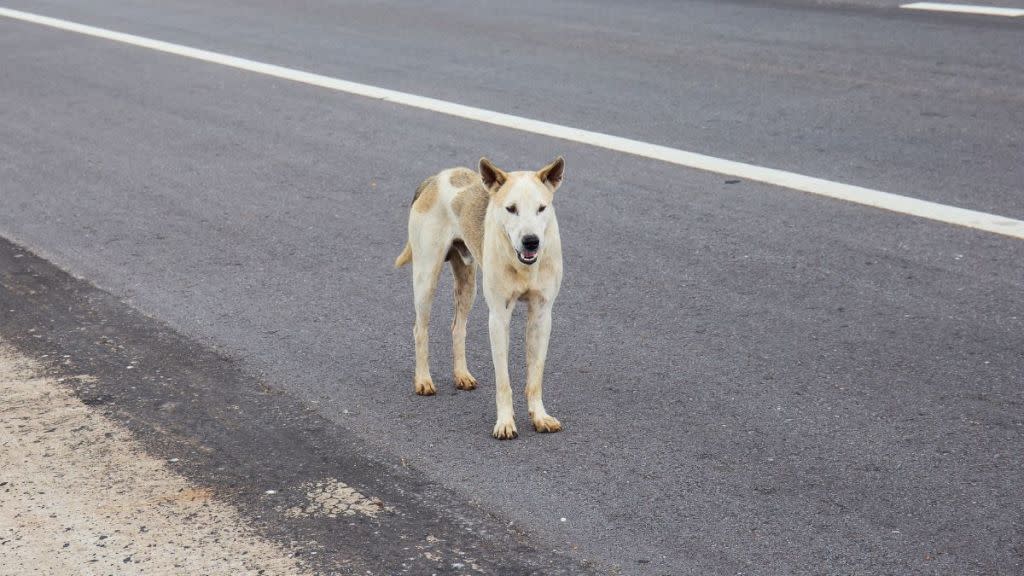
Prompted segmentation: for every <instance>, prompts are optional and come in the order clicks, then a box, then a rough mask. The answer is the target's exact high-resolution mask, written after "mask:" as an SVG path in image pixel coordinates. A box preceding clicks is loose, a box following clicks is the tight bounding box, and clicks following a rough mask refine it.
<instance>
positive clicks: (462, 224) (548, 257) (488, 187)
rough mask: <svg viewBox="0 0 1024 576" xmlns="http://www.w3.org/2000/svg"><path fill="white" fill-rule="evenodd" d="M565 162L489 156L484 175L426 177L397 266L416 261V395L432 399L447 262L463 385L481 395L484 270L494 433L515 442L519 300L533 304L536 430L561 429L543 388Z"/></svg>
mask: <svg viewBox="0 0 1024 576" xmlns="http://www.w3.org/2000/svg"><path fill="white" fill-rule="evenodd" d="M564 168H565V161H564V160H563V159H562V158H561V157H559V158H557V159H556V160H555V161H554V162H552V163H551V164H548V165H547V166H545V167H544V168H542V169H541V170H538V171H537V172H532V171H524V172H503V171H502V170H500V169H499V168H498V167H497V166H495V165H494V164H491V162H490V161H489V160H487V159H486V158H482V159H480V172H479V174H478V173H476V172H474V171H472V170H470V169H468V168H452V169H449V170H445V171H443V172H441V173H439V174H437V175H435V176H431V177H430V178H427V179H426V180H425V181H424V182H423V183H422V184H420V186H419V188H417V189H416V195H415V196H414V197H413V202H412V208H411V209H410V211H409V241H408V243H407V244H406V245H405V250H403V251H402V254H401V255H400V256H399V257H398V258H397V259H396V260H395V267H396V268H397V267H401V266H404V265H405V264H408V263H409V262H410V261H412V267H413V292H414V294H415V298H416V325H415V327H414V328H413V336H414V338H415V340H416V375H415V378H414V385H415V388H416V393H417V394H421V395H431V394H434V393H435V392H436V391H437V389H436V388H435V387H434V382H433V380H432V379H431V378H430V363H429V359H428V343H427V340H428V332H429V331H428V325H429V323H430V306H431V303H432V301H433V299H434V289H435V288H436V286H437V278H438V276H439V274H440V272H441V268H442V267H443V265H444V263H445V261H451V264H452V273H453V274H454V276H455V319H454V321H453V322H452V350H453V352H454V356H455V366H454V368H455V370H454V371H455V387H456V388H459V389H460V390H472V389H474V388H476V379H475V378H473V375H472V374H470V373H469V369H468V368H467V367H466V319H467V317H468V315H469V310H470V308H471V307H472V306H473V300H474V299H475V298H476V269H477V265H479V266H480V267H481V268H483V279H484V285H483V286H484V298H486V300H487V307H488V308H489V309H490V333H491V357H492V359H493V361H494V381H495V387H496V394H497V406H498V419H497V422H496V423H495V425H494V431H493V433H492V435H493V436H494V437H495V438H499V439H508V438H515V437H516V436H517V435H518V432H517V431H516V422H515V415H514V414H513V410H512V386H511V384H510V383H509V377H508V333H509V322H510V321H511V319H512V310H513V309H514V308H515V304H516V301H525V302H527V304H528V306H529V316H528V319H527V325H526V359H527V373H526V401H527V405H528V407H529V411H530V419H531V420H532V421H533V427H534V429H535V430H537V431H538V432H558V431H559V430H561V429H562V424H561V423H560V422H559V421H558V420H557V419H556V418H554V417H553V416H550V415H549V414H548V413H547V411H546V410H544V401H543V399H542V392H541V381H542V379H543V377H544V360H545V358H546V356H547V352H548V337H549V336H550V334H551V305H552V304H553V303H554V301H555V297H556V296H557V295H558V289H559V287H560V286H561V284H562V242H561V239H560V238H559V236H558V221H557V220H556V219H555V208H554V206H552V205H551V200H552V198H553V197H554V194H555V190H557V189H558V186H559V185H560V184H561V183H562V174H563V171H564Z"/></svg>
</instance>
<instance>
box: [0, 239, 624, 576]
mask: <svg viewBox="0 0 1024 576" xmlns="http://www.w3.org/2000/svg"><path fill="white" fill-rule="evenodd" d="M0 339H2V340H3V341H5V342H6V343H7V344H8V345H10V346H11V347H12V348H13V349H16V350H17V352H18V353H19V354H22V355H24V356H26V357H28V358H30V359H33V360H35V361H37V362H39V363H40V366H41V369H42V371H43V372H44V373H45V375H46V376H47V377H49V378H52V379H53V380H55V381H59V382H60V384H59V385H58V386H60V387H62V388H63V389H65V390H67V391H68V392H70V393H71V394H72V395H73V396H74V397H75V398H77V399H78V400H79V401H80V402H81V403H82V404H84V405H85V406H88V407H89V408H90V409H91V410H93V411H94V412H95V413H97V414H99V415H101V416H102V417H103V418H105V419H108V420H109V421H110V422H112V423H113V424H115V425H116V426H119V427H121V428H123V429H124V430H127V431H128V433H130V436H131V438H132V440H133V441H134V442H136V443H137V444H138V445H139V446H141V447H142V449H143V450H144V451H145V453H146V454H148V455H149V457H151V458H153V459H154V460H156V461H160V462H161V463H163V464H162V465H163V466H165V467H166V468H167V469H168V470H169V471H170V472H172V473H173V474H176V475H179V476H180V477H182V478H183V479H184V480H185V481H186V482H187V483H188V485H189V486H190V487H191V489H193V490H201V491H208V494H209V495H211V498H212V500H213V501H215V502H216V503H217V505H227V506H230V507H231V508H233V509H234V510H235V511H236V513H237V514H238V516H239V518H241V519H242V520H243V521H244V522H245V524H246V525H247V526H248V527H249V528H250V530H251V534H252V535H253V536H254V537H256V536H258V537H260V538H264V539H266V540H267V541H269V542H272V543H275V544H276V545H277V546H279V547H280V549H282V550H286V551H287V554H288V555H290V556H291V557H292V558H298V559H299V560H300V561H301V562H302V564H303V565H304V566H305V567H306V569H307V570H309V571H311V572H314V573H320V574H344V573H358V574H402V573H408V574H439V575H440V574H474V573H479V574H517V575H519V574H545V575H547V574H592V573H601V572H607V569H606V568H602V567H599V566H596V565H595V564H593V563H591V562H588V561H586V560H582V559H579V558H574V557H571V556H570V555H569V552H568V551H565V550H560V549H558V546H557V545H554V544H545V543H539V542H538V541H536V540H534V539H532V538H531V536H530V535H528V534H527V533H525V532H523V531H520V530H518V529H517V528H516V527H514V526H511V525H510V524H509V523H508V522H507V520H505V519H503V518H500V517H496V516H494V515H491V514H490V513H487V512H486V511H483V510H481V509H479V508H476V507H474V506H472V505H471V504H467V503H464V502H461V501H459V499H458V498H457V497H456V496H454V495H453V494H452V493H450V492H449V491H447V490H445V489H443V488H441V487H439V486H438V485H436V484H434V483H431V482H429V481H428V480H427V479H426V478H425V477H424V476H423V474H422V473H420V472H419V471H417V470H416V469H414V468H410V467H406V466H404V465H403V463H402V462H400V461H396V460H397V459H395V458H392V457H391V456H390V455H388V454H381V453H380V452H379V451H376V450H374V449H372V448H370V447H368V446H367V445H366V443H365V442H362V441H361V440H360V439H359V438H358V437H357V436H356V435H355V434H353V433H352V432H350V431H348V430H345V429H344V428H342V427H340V426H338V425H337V424H335V423H333V422H331V421H329V420H327V419H325V418H323V417H321V416H320V415H319V414H318V413H317V412H316V410H315V409H314V408H312V407H310V406H308V405H306V404H304V403H302V402H300V401H298V400H297V399H295V398H292V397H290V396H289V395H287V394H284V393H282V392H280V391H278V390H275V389H273V388H271V387H270V386H268V385H267V384H266V383H265V382H262V381H260V380H259V379H258V378H256V377H254V376H253V375H252V374H247V373H246V372H245V371H244V370H243V368H242V367H241V366H240V363H238V362H236V361H234V360H233V359H232V358H229V357H227V356H225V355H223V354H220V353H218V352H216V351H214V350H211V349H209V348H207V347H204V346H201V345H199V344H196V343H195V342H193V341H191V340H189V339H187V338H185V337H183V336H181V335H179V334H177V333H176V332H174V331H173V330H171V329H170V328H169V327H167V326H166V325H165V324H163V323H162V322H160V321H158V320H156V319H153V318H150V317H147V316H145V315H143V314H140V313H139V312H137V311H136V310H134V309H133V308H131V307H130V306H129V305H127V304H125V303H124V302H121V301H120V300H118V299H117V298H115V297H114V296H112V295H110V294H108V293H106V292H103V291H101V290H99V289H97V288H95V287H93V286H92V285H90V284H88V283H87V282H85V281H83V280H78V279H75V278H73V277H71V276H70V275H69V274H67V273H65V272H63V271H61V270H60V269H58V268H56V267H55V266H53V265H52V264H50V263H48V262H46V261H45V260H42V259H41V258H38V257H37V256H35V255H33V254H32V253H31V252H29V251H28V250H26V249H23V248H21V247H19V246H17V245H15V244H13V243H11V242H10V241H8V240H6V239H2V238H0ZM83 375H86V376H87V377H81V376H83ZM2 405H3V400H2V399H0V406H2ZM13 473H15V474H16V473H17V466H15V467H14V470H13ZM5 474H6V472H5ZM4 480H6V478H3V479H0V481H4ZM204 493H207V492H204Z"/></svg>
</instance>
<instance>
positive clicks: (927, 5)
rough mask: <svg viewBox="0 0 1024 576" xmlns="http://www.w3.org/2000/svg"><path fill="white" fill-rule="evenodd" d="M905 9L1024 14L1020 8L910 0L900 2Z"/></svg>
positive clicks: (997, 14)
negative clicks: (909, 0)
mask: <svg viewBox="0 0 1024 576" xmlns="http://www.w3.org/2000/svg"><path fill="white" fill-rule="evenodd" d="M900 8H906V9H907V10H930V11H932V12H956V13H959V14H981V15H984V16H1008V17H1010V18H1016V17H1017V16H1024V9H1021V8H1000V7H999V6H979V5H977V4H943V3H941V2H912V3H910V4H901V5H900Z"/></svg>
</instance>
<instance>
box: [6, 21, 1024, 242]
mask: <svg viewBox="0 0 1024 576" xmlns="http://www.w3.org/2000/svg"><path fill="white" fill-rule="evenodd" d="M0 16H6V17H8V18H12V19H15V20H21V21H23V22H31V23H33V24H40V25H42V26H49V27H51V28H57V29H60V30H66V31H69V32H75V33H78V34H84V35H87V36H94V37H96V38H103V39H106V40H113V41H115V42H121V43H123V44H130V45H132V46H139V47H142V48H149V49H151V50H156V51H158V52H164V53H167V54H175V55H177V56H183V57H185V58H191V59H194V60H200V61H203V62H210V63H213V64H220V65H222V66H228V67H231V68H236V69H239V70H246V71H249V72H255V73H257V74H263V75H266V76H272V77H274V78H281V79H283V80H291V81H294V82H301V83H303V84H309V85H311V86H319V87H322V88H327V89H330V90H336V91H338V92H345V93H347V94H354V95H357V96H365V97H367V98H373V99H377V100H383V101H386V102H391V103H394V104H400V105H402V106H409V107H411V108H418V109H421V110H429V111H431V112H438V113H441V114H446V115H449V116H455V117H458V118H465V119H468V120H475V121H477V122H484V123H487V124H493V125H495V126H502V127H505V128H512V129H514V130H520V131H523V132H529V133H532V134H540V135H542V136H550V137H552V138H558V139H561V140H568V141H570V142H577V143H580V144H587V145H590V146H595V147H598V148H604V149H607V150H613V151H616V152H622V153H625V154H631V155H634V156H640V157H643V158H650V159H653V160H661V161H663V162H668V163H670V164H676V165H679V166H685V167H687V168H694V169H697V170H704V171H707V172H714V173H717V174H723V175H727V176H735V177H737V178H744V179H746V180H751V181H755V182H762V183H765V184H771V185H773V186H779V187H782V188H789V189H791V190H798V191H800V192H807V193H809V194H815V195H818V196H825V197H828V198H834V199H837V200H845V201H847V202H852V203H854V204H861V205H864V206H871V207H874V208H879V209H882V210H888V211H890V212H897V213H900V214H907V215H910V216H917V217H919V218H925V219H928V220H934V221H936V222H945V223H947V224H954V225H957V226H964V227H967V228H974V229H976V230H983V231H986V232H992V233H995V234H1001V235H1003V236H1010V237H1012V238H1018V239H1021V240H1024V220H1015V219H1013V218H1007V217H1004V216H999V215H996V214H989V213H986V212H978V211H975V210H968V209H965V208H957V207H955V206H948V205H945V204H939V203H937V202H929V201H927V200H919V199H917V198H910V197H908V196H900V195H898V194H892V193H889V192H883V191H881V190H873V189H871V188H864V187H861V186H854V185H851V184H843V183H840V182H833V181H831V180H825V179H822V178H815V177H813V176H804V175H802V174H797V173H794V172H786V171H785V170H777V169H774V168H766V167H763V166H756V165H753V164H746V163H743V162H735V161H732V160H725V159H723V158H716V157H714V156H707V155H704V154H698V153H696V152H688V151H686V150H680V149H678V148H671V147H668V146H661V145H658V144H651V143H649V142H642V141H639V140H631V139H629V138H622V137H619V136H612V135H610V134H602V133H600V132H591V131H589V130H581V129H579V128H572V127H570V126H562V125H560V124H552V123H550V122H543V121H540V120H532V119H530V118H523V117H520V116H513V115H510V114H503V113H501V112H495V111H492V110H485V109H483V108H474V107H472V106H464V105H462V104H456V103H454V102H448V101H445V100H438V99H435V98H428V97H425V96H417V95H415V94H409V93H406V92H398V91H395V90H388V89H386V88H380V87H377V86H371V85H368V84H360V83H357V82H349V81H347V80H341V79H339V78H332V77H330V76H323V75H321V74H314V73H311V72H304V71H302V70H296V69H294V68H286V67H283V66H277V65H274V64H267V63H264V62H257V61H255V60H248V59H245V58H238V57H236V56H229V55H227V54H221V53H218V52H211V51H209V50H201V49H198V48H191V47H188V46H182V45H180V44H173V43H170V42H164V41H162V40H154V39H152V38H145V37H143V36H135V35H133V34H125V33H123V32H115V31H113V30H107V29H104V28H96V27H94V26H87V25H84V24H78V23H76V22H69V21H67V20H60V19H57V18H50V17H48V16H40V15H38V14H32V13H29V12H21V11H19V10H11V9H8V8H3V7H0Z"/></svg>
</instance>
